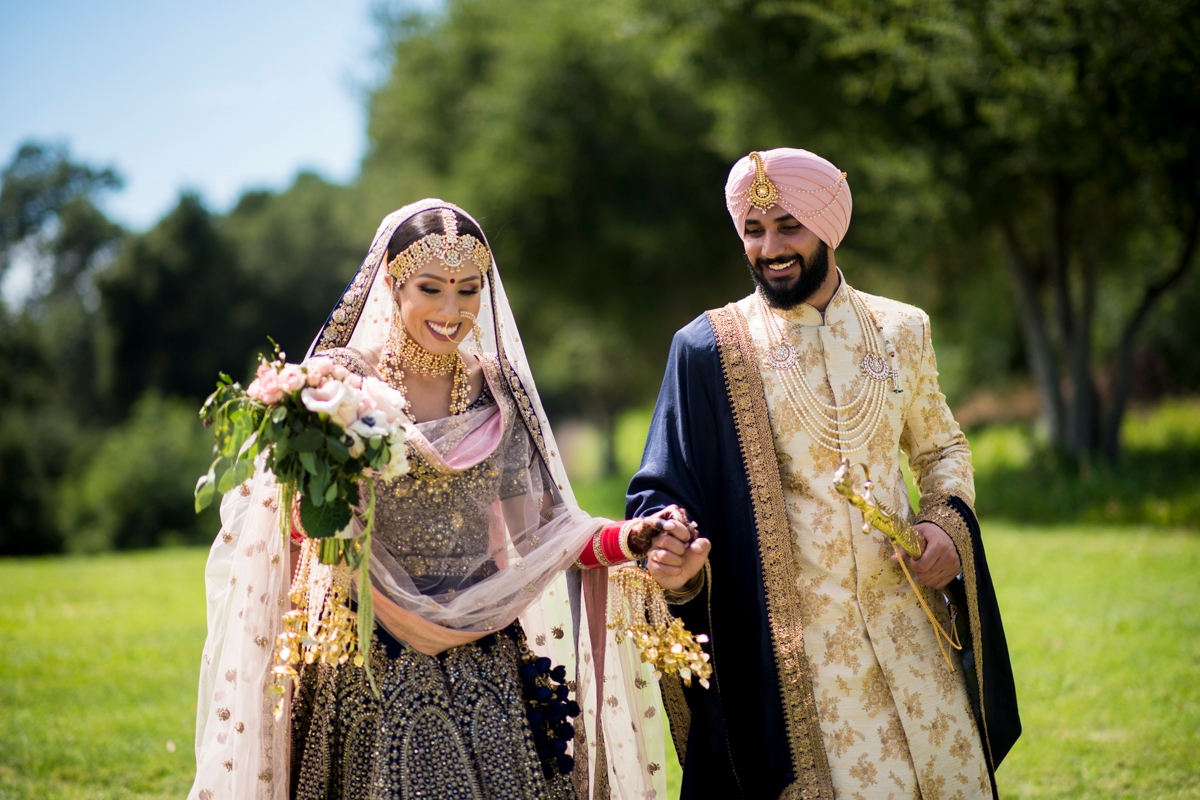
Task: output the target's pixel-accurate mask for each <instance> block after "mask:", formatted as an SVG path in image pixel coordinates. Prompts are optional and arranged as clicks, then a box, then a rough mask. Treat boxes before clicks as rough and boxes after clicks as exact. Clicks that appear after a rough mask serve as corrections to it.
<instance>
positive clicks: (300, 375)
mask: <svg viewBox="0 0 1200 800" xmlns="http://www.w3.org/2000/svg"><path fill="white" fill-rule="evenodd" d="M279 383H280V384H281V385H282V386H283V390H284V391H285V392H287V393H288V394H291V393H292V392H298V391H300V390H301V389H303V388H304V383H305V375H304V371H303V370H302V369H300V367H298V366H297V365H295V364H288V365H287V366H285V367H284V368H283V369H282V370H280V372H279Z"/></svg>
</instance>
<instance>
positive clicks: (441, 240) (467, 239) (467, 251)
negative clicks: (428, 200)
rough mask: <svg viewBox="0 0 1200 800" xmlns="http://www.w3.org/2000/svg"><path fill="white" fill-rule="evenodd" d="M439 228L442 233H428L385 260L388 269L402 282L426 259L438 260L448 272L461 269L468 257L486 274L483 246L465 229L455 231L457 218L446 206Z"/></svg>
mask: <svg viewBox="0 0 1200 800" xmlns="http://www.w3.org/2000/svg"><path fill="white" fill-rule="evenodd" d="M441 211H442V230H443V231H444V233H430V234H426V235H425V236H422V237H421V238H420V239H418V240H417V241H415V242H413V243H412V244H410V245H409V246H408V247H406V248H404V250H403V251H402V252H400V253H399V254H398V255H397V256H396V257H395V258H393V259H392V262H391V263H390V264H388V272H389V273H391V275H392V277H393V278H395V279H396V283H399V284H403V283H404V282H405V281H407V280H408V279H409V278H411V277H412V275H413V273H414V272H416V271H417V269H419V268H420V267H421V266H423V265H424V264H425V263H426V262H427V261H429V260H430V259H432V258H436V259H438V260H439V261H441V262H442V268H443V269H445V270H446V272H449V273H450V274H452V275H453V274H457V273H459V272H462V269H463V266H464V265H465V264H466V263H467V261H468V260H470V261H473V262H475V265H476V266H477V267H479V271H480V272H481V273H482V274H483V275H485V276H486V275H487V272H488V267H490V266H491V263H492V260H491V256H490V255H489V254H488V249H487V246H486V245H485V244H484V243H483V242H481V241H479V240H478V239H476V238H475V237H474V236H472V235H471V234H469V233H464V234H462V235H461V236H460V235H459V233H458V219H457V218H456V217H455V216H454V212H453V211H451V210H450V209H448V208H443V209H442V210H441Z"/></svg>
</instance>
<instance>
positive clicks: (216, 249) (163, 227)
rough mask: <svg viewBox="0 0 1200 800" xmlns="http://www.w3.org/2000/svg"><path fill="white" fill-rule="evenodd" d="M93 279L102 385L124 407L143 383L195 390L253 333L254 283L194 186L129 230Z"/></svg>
mask: <svg viewBox="0 0 1200 800" xmlns="http://www.w3.org/2000/svg"><path fill="white" fill-rule="evenodd" d="M96 283H97V287H98V289H99V292H100V303H101V309H102V312H103V317H104V320H103V326H104V327H103V330H102V332H101V339H100V342H101V346H102V351H103V353H104V358H103V362H102V366H103V368H104V370H103V372H102V387H101V388H102V390H103V392H104V395H105V397H106V398H108V399H109V402H111V403H112V404H113V406H114V407H115V408H116V409H118V410H119V411H120V412H121V415H122V416H124V413H125V412H127V410H128V409H129V408H131V407H132V406H133V403H134V402H135V401H136V400H137V398H138V397H140V396H141V395H142V393H143V392H145V391H146V390H148V389H155V390H157V391H159V392H160V393H162V394H165V395H175V396H179V397H188V398H192V399H194V400H199V399H203V398H204V397H205V396H207V395H208V394H209V392H211V391H212V387H213V384H214V382H215V381H216V376H217V373H218V372H220V371H222V370H224V371H229V370H231V369H233V370H234V371H237V369H236V367H238V366H240V365H243V364H245V363H246V361H247V356H248V354H250V353H251V352H252V351H253V350H254V348H255V347H256V346H257V345H258V344H259V342H260V341H261V335H262V334H261V333H260V332H259V329H260V327H261V320H260V318H259V317H260V311H261V310H262V305H261V296H262V295H261V292H260V291H259V290H258V287H257V286H256V285H255V283H254V282H253V281H251V280H249V279H248V278H247V276H246V275H245V273H244V272H243V271H242V270H241V269H240V268H239V264H238V254H237V252H236V251H235V249H234V248H233V247H232V246H231V245H230V243H229V242H228V241H227V240H226V238H225V237H223V236H222V234H221V233H220V231H219V230H218V229H217V220H215V219H214V217H213V216H212V215H211V214H210V213H209V212H208V210H207V209H206V208H205V207H204V205H203V204H202V203H201V202H200V199H199V198H197V197H195V196H193V195H187V194H185V195H184V196H182V197H181V198H180V200H179V204H178V205H177V206H176V207H175V209H174V210H172V211H171V212H170V213H168V214H167V215H166V216H165V217H163V219H162V220H161V221H160V222H159V223H158V224H157V225H155V227H154V228H153V229H152V230H150V231H148V232H147V233H145V234H142V235H139V236H136V237H132V238H131V239H130V240H129V241H128V243H127V244H126V246H125V248H124V249H123V250H122V252H121V254H120V256H119V257H118V258H117V260H116V261H115V263H114V264H113V265H112V267H111V268H110V269H109V270H107V271H106V272H105V273H104V274H103V275H101V276H100V277H99V278H98V279H97V282H96Z"/></svg>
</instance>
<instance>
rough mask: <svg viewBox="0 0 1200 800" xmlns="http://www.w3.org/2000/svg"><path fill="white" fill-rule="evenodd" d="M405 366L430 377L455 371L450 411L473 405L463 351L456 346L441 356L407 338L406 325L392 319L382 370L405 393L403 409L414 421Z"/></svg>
mask: <svg viewBox="0 0 1200 800" xmlns="http://www.w3.org/2000/svg"><path fill="white" fill-rule="evenodd" d="M406 367H407V368H408V369H410V370H412V371H413V372H415V373H416V374H418V375H422V376H425V377H427V378H444V377H445V376H447V375H449V374H450V373H452V372H453V373H454V385H453V386H452V387H451V389H450V414H451V416H453V415H455V414H461V413H462V412H464V411H466V410H467V406H468V405H470V404H469V403H468V400H469V399H470V397H471V383H470V376H469V375H468V374H467V365H466V362H464V361H463V357H462V353H460V352H459V351H458V350H455V351H454V352H453V353H447V354H446V355H442V356H439V355H437V354H435V353H431V352H429V351H428V350H426V349H425V348H423V347H421V346H420V345H419V344H417V343H416V342H415V341H413V340H412V339H410V338H408V336H406V335H405V331H404V325H403V324H401V323H400V322H399V321H398V320H397V321H396V322H393V323H392V329H391V331H390V332H389V333H388V341H387V345H386V346H385V347H384V349H383V353H382V354H381V355H380V358H379V374H380V375H382V376H383V379H384V380H385V381H387V382H388V383H390V384H391V385H392V386H395V387H396V388H397V389H399V390H400V393H401V394H402V395H404V413H405V414H407V415H408V416H409V418H410V419H413V421H414V422H415V421H416V420H415V418H414V417H413V415H412V403H411V402H409V399H408V387H406V386H405V385H404V370H405V368H406Z"/></svg>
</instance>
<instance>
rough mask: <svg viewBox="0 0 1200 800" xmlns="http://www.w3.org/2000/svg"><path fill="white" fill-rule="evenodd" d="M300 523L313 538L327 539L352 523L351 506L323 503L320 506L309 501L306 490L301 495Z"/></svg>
mask: <svg viewBox="0 0 1200 800" xmlns="http://www.w3.org/2000/svg"><path fill="white" fill-rule="evenodd" d="M321 499H322V500H323V499H324V498H321ZM300 523H301V524H302V525H304V530H305V532H307V533H308V535H309V536H310V537H312V538H313V539H327V538H329V537H330V536H333V535H334V534H335V533H337V532H338V531H340V530H341V529H342V528H344V527H346V526H347V525H349V524H350V506H349V505H347V504H346V503H323V504H322V505H321V506H320V507H319V508H318V507H317V506H314V505H313V504H312V503H311V502H310V501H309V499H308V493H307V492H306V493H305V494H304V495H302V496H301V497H300Z"/></svg>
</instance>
